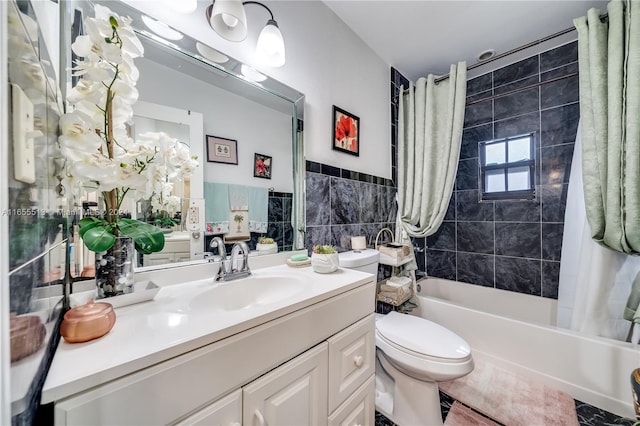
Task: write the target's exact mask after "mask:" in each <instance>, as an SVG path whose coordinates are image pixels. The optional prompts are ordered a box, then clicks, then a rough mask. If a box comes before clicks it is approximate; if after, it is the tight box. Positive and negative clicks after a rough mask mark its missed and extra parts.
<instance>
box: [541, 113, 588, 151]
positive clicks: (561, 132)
mask: <svg viewBox="0 0 640 426" xmlns="http://www.w3.org/2000/svg"><path fill="white" fill-rule="evenodd" d="M579 121H580V104H579V103H575V104H570V105H565V106H561V107H558V108H552V109H547V110H544V111H542V113H541V123H542V128H541V129H540V139H541V140H540V145H541V146H542V147H549V146H553V145H561V144H566V143H574V142H575V140H576V134H577V131H578V122H579Z"/></svg>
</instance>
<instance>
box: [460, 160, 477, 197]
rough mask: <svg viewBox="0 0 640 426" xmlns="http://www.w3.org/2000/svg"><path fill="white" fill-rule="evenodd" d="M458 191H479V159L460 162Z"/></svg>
mask: <svg viewBox="0 0 640 426" xmlns="http://www.w3.org/2000/svg"><path fill="white" fill-rule="evenodd" d="M456 189H458V190H465V189H478V159H477V158H469V159H467V160H460V162H459V163H458V174H457V176H456Z"/></svg>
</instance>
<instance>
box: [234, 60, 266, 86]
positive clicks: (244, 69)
mask: <svg viewBox="0 0 640 426" xmlns="http://www.w3.org/2000/svg"><path fill="white" fill-rule="evenodd" d="M240 72H241V73H242V75H243V76H244V77H245V78H246V79H247V80H249V81H255V82H258V83H259V82H261V81H265V80H266V79H267V76H266V75H264V74H262V73H261V72H259V71H258V70H256V69H255V68H252V67H250V66H249V65H244V64H242V66H241V67H240Z"/></svg>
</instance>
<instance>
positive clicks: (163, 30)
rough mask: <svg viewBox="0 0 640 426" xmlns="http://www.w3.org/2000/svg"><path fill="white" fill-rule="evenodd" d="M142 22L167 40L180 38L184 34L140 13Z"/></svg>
mask: <svg viewBox="0 0 640 426" xmlns="http://www.w3.org/2000/svg"><path fill="white" fill-rule="evenodd" d="M142 22H144V24H145V25H146V26H147V28H149V29H150V30H151V31H153V32H154V33H156V34H157V35H159V36H160V37H162V38H164V39H167V40H180V39H182V37H184V35H183V34H182V33H181V32H180V31H176V30H174V29H173V28H171V27H170V26H168V25H167V24H165V23H164V22H161V21H156V20H155V19H153V18H149V17H148V16H147V15H142Z"/></svg>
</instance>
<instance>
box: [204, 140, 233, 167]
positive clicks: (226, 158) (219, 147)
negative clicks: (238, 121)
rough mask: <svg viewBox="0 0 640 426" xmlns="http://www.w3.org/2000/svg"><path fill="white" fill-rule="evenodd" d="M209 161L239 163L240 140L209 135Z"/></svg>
mask: <svg viewBox="0 0 640 426" xmlns="http://www.w3.org/2000/svg"><path fill="white" fill-rule="evenodd" d="M207 161H208V162H209V163H226V164H238V141H236V140H234V139H227V138H221V137H219V136H211V135H207Z"/></svg>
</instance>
